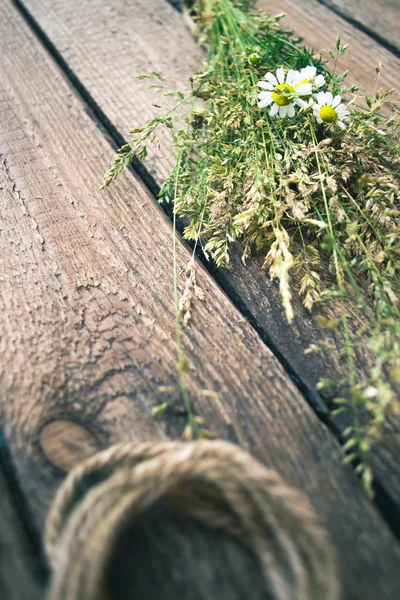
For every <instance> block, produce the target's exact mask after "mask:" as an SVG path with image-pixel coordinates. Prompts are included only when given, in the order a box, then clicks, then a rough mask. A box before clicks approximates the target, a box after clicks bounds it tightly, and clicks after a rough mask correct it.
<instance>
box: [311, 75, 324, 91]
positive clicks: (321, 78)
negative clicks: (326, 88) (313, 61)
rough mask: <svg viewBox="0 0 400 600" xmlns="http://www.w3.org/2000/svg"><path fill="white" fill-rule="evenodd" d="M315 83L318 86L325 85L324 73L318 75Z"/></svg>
mask: <svg viewBox="0 0 400 600" xmlns="http://www.w3.org/2000/svg"><path fill="white" fill-rule="evenodd" d="M314 83H315V85H316V86H317V88H320V87H322V86H323V85H325V77H324V76H323V75H317V76H316V78H315V80H314Z"/></svg>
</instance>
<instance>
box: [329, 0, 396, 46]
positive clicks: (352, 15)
mask: <svg viewBox="0 0 400 600" xmlns="http://www.w3.org/2000/svg"><path fill="white" fill-rule="evenodd" d="M322 3H323V4H326V5H327V6H330V7H332V8H333V9H335V10H336V11H338V12H339V14H341V15H343V16H344V17H346V18H349V19H351V20H353V21H355V22H357V23H359V24H360V25H361V26H362V27H363V28H365V30H366V31H367V32H371V34H372V35H375V36H377V37H378V38H380V39H381V40H382V42H383V43H385V42H386V43H387V44H388V45H389V46H390V47H393V48H394V49H395V51H397V52H400V4H399V2H398V0H351V2H348V1H346V0H322Z"/></svg>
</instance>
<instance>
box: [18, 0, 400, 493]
mask: <svg viewBox="0 0 400 600" xmlns="http://www.w3.org/2000/svg"><path fill="white" fill-rule="evenodd" d="M25 4H26V6H27V8H28V9H29V10H30V11H31V13H32V15H33V16H34V18H35V19H37V21H38V23H39V25H40V26H41V27H42V28H43V30H44V31H45V33H46V34H47V35H48V36H49V38H50V40H51V41H52V43H53V44H54V45H55V46H56V48H57V50H58V51H59V52H60V53H61V54H62V57H63V59H64V60H65V61H66V62H67V64H68V66H69V67H70V68H71V69H72V70H73V72H74V73H75V74H76V75H77V77H78V78H79V80H80V81H81V83H82V84H83V86H84V87H85V88H86V90H87V91H88V92H89V93H90V94H91V96H92V97H93V99H94V101H95V102H96V103H97V105H98V106H99V107H100V109H101V110H102V111H103V112H104V113H105V115H106V117H107V118H108V119H109V120H110V121H111V122H112V124H113V125H114V126H115V127H116V129H117V130H118V131H119V133H120V134H121V135H122V136H126V135H127V132H128V131H129V129H130V128H131V127H132V126H139V125H143V123H145V122H146V120H147V119H149V118H150V117H151V116H153V115H154V114H155V112H156V111H157V109H155V108H154V106H153V102H155V101H156V102H159V98H158V96H156V97H155V92H154V90H151V89H150V90H149V89H148V86H147V84H146V83H144V84H143V82H140V81H137V80H136V79H135V77H134V75H135V74H139V73H150V72H151V71H153V70H155V71H158V72H161V73H163V75H164V76H165V77H166V79H168V80H170V81H171V82H176V83H177V84H178V85H180V86H184V85H185V84H186V82H187V79H188V77H189V76H190V74H191V73H192V69H193V67H194V66H195V65H196V64H197V65H198V64H199V62H200V60H201V54H200V51H199V49H198V47H197V45H196V43H195V41H194V40H193V39H192V37H191V35H190V33H189V32H188V31H187V29H186V28H185V25H184V23H183V21H182V18H181V16H180V15H179V14H178V13H177V12H176V11H175V10H174V9H173V8H172V7H171V6H169V5H168V4H167V2H165V0H152V1H151V2H148V1H144V0H138V1H137V2H135V4H134V6H129V7H128V6H126V5H125V3H124V2H122V1H118V2H114V4H113V5H112V6H111V5H109V3H108V2H107V1H105V0H90V1H89V2H86V3H85V4H84V6H80V7H79V10H78V9H76V10H74V9H73V3H72V2H70V3H68V4H66V3H64V2H61V1H56V2H54V1H51V2H50V0H26V2H25ZM314 5H315V7H314ZM311 6H312V7H313V10H312V11H311ZM260 7H261V8H264V9H266V10H268V11H269V12H271V13H274V12H277V10H278V8H279V7H278V6H277V4H276V2H275V0H274V1H273V2H272V1H270V0H261V2H260ZM280 7H281V9H282V8H283V9H285V8H286V9H287V10H288V12H289V11H290V15H291V19H292V21H293V22H292V21H289V23H288V25H289V26H291V25H293V26H295V25H296V27H297V32H298V33H299V34H300V35H302V36H304V37H305V38H306V39H307V41H309V42H310V44H312V45H314V47H315V48H319V47H322V46H323V47H326V46H331V47H332V46H334V44H335V39H336V35H337V33H340V34H341V35H342V41H343V43H345V42H346V41H347V40H349V39H350V38H351V41H352V47H351V49H350V50H349V54H348V55H347V56H345V57H344V58H343V64H342V65H341V66H342V67H343V69H344V68H350V69H352V77H353V79H354V80H355V81H356V80H358V81H359V82H360V83H361V84H362V83H364V84H365V87H368V85H369V84H368V82H369V79H370V78H371V88H372V87H373V83H372V80H373V77H374V63H375V60H376V62H379V60H383V61H384V62H388V60H389V58H390V59H391V62H389V65H388V67H389V68H388V69H386V71H385V72H384V74H383V75H382V81H381V83H382V84H385V85H394V84H396V85H397V84H398V80H397V73H398V72H399V70H400V69H399V67H400V61H398V60H397V61H396V59H394V60H393V57H392V55H391V54H390V53H388V52H387V51H386V50H384V49H382V48H380V47H379V46H378V45H377V44H375V43H373V42H372V41H371V40H370V38H368V37H367V36H366V35H365V34H363V33H361V32H359V31H357V30H356V29H354V28H353V27H351V26H350V25H349V24H348V23H346V22H344V21H342V20H340V19H339V18H338V17H337V16H336V15H334V13H332V11H330V10H329V9H327V8H325V7H323V6H320V5H318V4H316V2H315V1H314V0H302V2H301V4H297V3H295V2H292V0H283V6H281V4H280ZM88 32H90V34H89V33H88ZM346 36H347V39H346ZM309 38H311V39H309ZM330 42H332V43H330ZM367 49H368V50H367ZM367 52H368V54H367ZM367 55H368V56H369V59H368V61H367V60H365V57H366V56H367ZM361 59H362V60H361ZM171 85H173V83H171ZM164 100H165V101H166V99H164V98H162V101H163V102H164ZM167 143H168V142H166V144H167ZM168 154H169V152H168V151H167V149H166V146H164V147H163V148H162V150H161V152H157V151H155V152H153V153H152V154H151V157H150V160H149V161H148V163H147V164H148V165H149V170H150V172H151V174H152V175H153V176H154V177H155V178H156V180H157V181H158V182H159V183H162V181H163V180H164V178H165V177H166V175H167V174H168V172H169V170H170V168H171V161H170V160H168V159H166V156H168ZM104 166H105V165H104ZM262 261H263V258H262V257H260V258H259V259H255V260H253V261H250V262H249V264H248V266H247V267H246V268H244V267H243V265H242V264H241V260H240V252H239V251H238V252H233V253H232V267H233V268H232V270H230V271H222V270H221V271H220V272H219V273H218V274H217V278H218V280H219V281H220V282H221V283H223V285H224V287H225V288H226V289H229V290H230V294H231V297H234V298H235V302H236V303H238V304H240V306H241V307H242V308H243V309H244V310H245V311H247V312H248V313H250V315H252V317H253V320H254V322H255V323H256V325H257V326H258V327H259V330H260V331H261V332H262V333H263V336H264V338H265V339H266V340H267V341H268V342H269V343H270V344H272V346H273V347H274V348H275V349H276V351H277V352H279V353H280V355H281V356H282V357H283V358H284V359H285V360H286V362H287V363H288V365H290V367H291V369H292V370H293V371H294V373H295V374H296V376H297V378H298V380H299V381H300V382H301V385H303V386H304V388H305V389H306V390H307V393H308V396H309V398H310V400H311V401H315V402H318V394H317V392H316V387H315V386H316V383H317V382H318V381H319V379H320V378H321V377H325V376H332V375H334V374H336V375H338V374H340V373H342V372H343V371H344V370H345V364H344V363H343V360H341V359H340V357H339V348H340V342H339V346H338V351H336V352H334V351H332V349H331V348H329V349H328V350H327V351H325V352H321V353H320V354H312V355H307V356H306V355H304V350H305V349H306V348H308V347H309V346H310V344H317V343H318V342H320V341H321V336H323V337H324V339H325V341H329V342H331V344H333V346H335V345H338V340H337V339H335V336H334V335H333V334H332V333H330V334H329V335H328V334H327V332H326V331H322V332H321V329H320V327H319V326H318V325H316V323H315V321H314V315H312V316H311V315H309V313H308V312H307V311H306V310H305V309H304V308H303V307H302V305H301V302H295V308H296V313H297V315H298V316H297V318H296V321H295V323H294V325H292V326H289V325H288V324H287V322H286V319H285V316H284V314H283V311H282V308H281V302H280V299H279V294H278V290H277V286H276V284H275V283H271V282H270V281H269V279H268V277H267V276H266V275H265V274H263V273H262V271H261V264H262ZM331 310H335V309H331ZM316 314H317V313H316ZM359 356H360V360H359V369H360V372H361V373H362V372H365V370H366V368H367V365H368V361H369V353H368V350H367V348H366V347H365V345H364V346H361V347H360V350H359ZM399 452H400V427H399V424H398V422H396V421H393V422H391V423H390V424H389V425H388V426H387V428H386V431H385V439H384V440H383V442H382V444H381V447H379V448H377V449H376V450H375V454H374V457H373V461H372V465H373V468H374V471H375V473H376V474H377V475H378V476H379V477H380V479H381V480H382V481H383V482H384V484H385V486H386V488H387V489H388V491H389V492H390V493H391V495H392V497H393V498H394V499H395V500H396V501H397V502H400V464H399V461H398V458H397V457H398V454H399Z"/></svg>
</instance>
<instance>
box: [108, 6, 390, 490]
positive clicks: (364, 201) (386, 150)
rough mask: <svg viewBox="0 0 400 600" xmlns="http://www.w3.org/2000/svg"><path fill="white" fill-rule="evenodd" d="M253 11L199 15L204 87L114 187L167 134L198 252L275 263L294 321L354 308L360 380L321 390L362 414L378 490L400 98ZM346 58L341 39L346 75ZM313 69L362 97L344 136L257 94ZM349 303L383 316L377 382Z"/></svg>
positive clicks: (178, 210) (374, 340) (375, 317)
mask: <svg viewBox="0 0 400 600" xmlns="http://www.w3.org/2000/svg"><path fill="white" fill-rule="evenodd" d="M252 4H253V3H252V2H235V3H234V2H232V0H203V2H202V4H201V5H197V6H195V8H194V10H195V15H196V17H195V18H196V22H197V29H198V35H199V38H200V41H201V42H202V43H205V44H206V45H207V48H208V60H207V63H206V65H205V67H204V70H203V71H202V72H201V73H198V74H196V75H195V76H193V78H192V79H191V91H190V93H189V94H188V95H187V96H184V95H183V94H182V93H180V92H179V93H178V95H179V96H180V98H179V103H178V105H177V107H176V110H172V111H169V112H168V113H166V114H165V115H159V116H157V117H156V118H154V119H153V120H152V121H151V122H150V123H149V124H148V125H147V126H146V127H145V128H143V129H136V130H133V131H134V133H136V134H137V137H136V138H135V139H134V140H133V141H132V144H131V145H130V146H127V147H124V148H122V149H121V151H120V153H119V154H118V155H117V157H116V159H115V162H114V164H113V165H112V167H111V169H110V170H109V171H107V173H106V174H105V183H104V185H108V183H110V181H112V180H113V179H114V177H115V176H116V175H117V174H118V173H119V172H120V171H121V170H122V169H123V168H124V167H125V166H126V165H127V164H129V163H130V162H131V161H132V159H133V158H134V157H138V158H139V159H143V158H145V156H146V155H147V143H148V141H151V140H152V139H154V137H155V134H156V129H157V127H159V126H160V125H164V126H166V127H168V128H169V129H170V130H171V133H172V136H173V141H174V145H175V148H176V150H177V162H176V167H175V168H174V170H173V172H172V173H171V175H170V177H169V179H168V180H167V181H166V183H165V185H164V186H163V188H162V190H161V201H163V202H169V201H173V202H174V210H175V214H177V215H179V216H180V217H182V218H184V220H185V222H186V223H187V226H186V228H185V231H184V235H185V237H186V238H187V239H189V240H194V241H195V243H196V244H197V243H198V242H199V241H200V243H201V244H202V245H203V248H204V250H205V252H206V253H207V254H209V255H210V256H211V257H212V258H213V259H214V261H215V262H216V263H217V265H219V266H228V264H229V248H230V246H231V244H232V243H233V242H235V241H236V240H239V241H240V243H241V244H242V247H243V260H244V261H246V259H247V258H248V257H249V256H250V255H251V253H252V252H253V251H254V250H261V251H264V252H265V263H264V267H265V269H267V270H268V272H269V274H270V276H271V277H272V278H276V279H277V280H278V281H279V286H280V292H281V297H282V302H283V306H284V308H285V311H286V315H287V318H288V320H289V321H290V320H291V319H292V318H293V308H292V297H293V294H299V295H301V296H302V298H303V302H304V305H305V306H306V307H307V308H308V309H310V310H311V308H312V306H313V305H314V304H315V303H316V302H326V301H329V300H331V299H335V302H336V303H338V302H339V303H340V302H341V301H342V310H341V322H339V323H338V326H339V327H340V331H341V335H342V339H343V355H344V357H345V359H346V361H347V375H346V376H345V377H343V378H342V379H341V380H340V381H339V382H337V381H332V380H323V381H321V383H320V387H321V388H322V387H328V386H333V385H334V386H336V387H335V389H336V390H340V397H337V398H336V401H337V404H338V408H337V409H336V413H339V412H342V411H343V410H346V409H347V408H348V407H350V408H351V410H352V414H353V420H352V425H351V426H350V427H349V428H348V430H347V431H346V434H347V435H348V442H347V444H346V450H347V451H348V454H347V457H346V460H348V461H350V460H352V459H353V458H355V457H356V456H357V457H358V458H361V464H360V466H359V467H358V469H359V471H360V473H361V475H362V477H363V480H364V483H365V485H366V486H367V487H368V486H369V484H370V479H371V473H370V470H369V468H368V466H367V458H368V453H369V451H370V448H371V446H372V444H373V443H374V442H375V441H376V440H377V439H378V438H379V435H380V432H381V426H382V423H383V422H384V421H385V419H386V418H387V416H388V415H389V414H390V413H391V412H392V411H394V410H396V407H397V402H396V391H397V393H398V391H399V385H400V320H399V316H400V315H399V312H400V309H399V299H400V285H399V270H400V261H399V254H400V241H399V232H400V227H399V191H398V190H399V166H400V149H399V148H400V147H399V143H398V137H397V136H398V127H399V119H398V117H397V116H396V115H395V114H393V117H392V118H387V117H383V116H382V115H381V114H380V112H379V111H380V109H381V107H382V105H383V103H384V102H385V101H386V99H387V96H388V95H389V93H390V90H380V91H379V92H378V93H374V95H373V96H371V97H370V98H366V99H364V103H363V106H359V105H357V104H356V99H357V97H356V96H355V95H354V93H355V92H356V91H357V88H356V87H354V86H353V87H350V88H346V87H345V84H344V80H345V76H346V74H343V75H337V74H336V73H335V71H336V67H335V69H333V71H329V70H328V69H327V68H326V67H325V66H324V64H322V63H321V61H320V60H316V59H315V58H314V56H313V55H312V53H310V52H308V51H307V50H306V49H303V48H302V47H301V46H300V45H299V41H298V40H296V39H295V38H293V36H292V35H291V33H290V32H288V31H285V30H283V29H282V28H281V27H280V24H279V16H278V17H274V18H270V17H268V16H267V15H265V14H263V13H257V12H254V11H252V10H250V9H251V8H252ZM344 51H345V47H341V45H340V40H338V41H337V47H336V55H333V54H332V57H333V58H334V59H335V65H336V60H337V57H338V56H340V55H341V54H343V53H344ZM310 65H311V66H315V67H316V68H317V72H318V73H320V74H323V75H324V78H325V84H326V85H325V88H324V89H325V90H327V91H330V92H332V94H333V95H334V96H335V95H337V94H341V95H342V96H343V95H345V96H347V97H349V98H350V97H353V102H352V103H351V114H350V116H349V118H348V120H347V127H346V129H345V130H344V131H342V130H340V129H336V130H332V129H329V128H328V127H327V123H320V124H318V122H317V121H316V119H315V116H314V111H313V109H312V107H311V104H312V99H310V98H307V99H306V102H303V108H300V109H298V110H297V112H296V114H295V116H293V117H291V118H289V117H286V118H284V119H280V118H277V117H272V116H270V114H269V109H262V108H260V107H259V106H258V94H259V92H260V90H259V89H258V88H257V83H258V82H259V80H260V79H262V78H263V77H264V76H265V74H266V72H271V71H275V70H276V69H277V68H281V67H283V68H284V70H285V73H287V72H288V70H289V69H295V70H299V69H301V68H304V67H307V66H310ZM310 100H311V101H310ZM182 106H186V107H187V109H186V110H187V114H186V118H185V119H184V121H185V123H184V125H182V112H181V111H182ZM348 108H349V109H350V106H349V107H348ZM175 119H176V120H175ZM295 272H297V274H298V277H296V278H294V279H295V281H292V278H291V274H292V273H295ZM296 282H297V284H296ZM349 299H351V301H352V303H353V305H354V306H355V307H356V308H357V309H358V310H359V311H360V315H363V314H364V312H365V311H369V312H370V314H372V325H371V327H370V330H369V335H370V339H369V345H370V347H371V349H372V350H373V352H374V355H375V363H374V366H373V368H372V369H371V371H370V373H369V377H367V378H364V379H363V380H359V378H358V376H357V370H356V365H355V361H354V350H355V345H356V343H357V338H358V336H359V335H361V333H363V334H365V331H361V330H360V329H358V328H354V326H353V327H351V326H350V325H349V316H348V314H347V312H346V304H347V303H348V301H349ZM371 307H372V308H371ZM396 388H397V390H396ZM338 393H339V392H337V394H338ZM365 415H367V417H368V418H367V419H365Z"/></svg>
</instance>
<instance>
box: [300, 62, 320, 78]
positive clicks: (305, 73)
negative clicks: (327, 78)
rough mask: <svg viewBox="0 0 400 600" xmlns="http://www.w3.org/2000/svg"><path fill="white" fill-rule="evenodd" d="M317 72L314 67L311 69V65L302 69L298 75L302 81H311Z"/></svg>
mask: <svg viewBox="0 0 400 600" xmlns="http://www.w3.org/2000/svg"><path fill="white" fill-rule="evenodd" d="M316 72H317V69H316V68H315V67H312V66H311V65H310V66H309V67H304V69H301V71H300V73H301V76H302V78H303V79H312V78H313V77H315V75H316Z"/></svg>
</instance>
